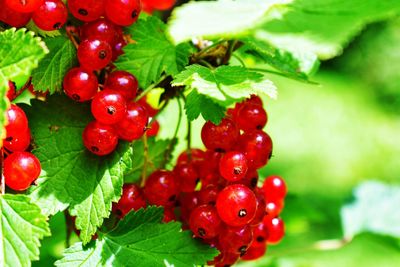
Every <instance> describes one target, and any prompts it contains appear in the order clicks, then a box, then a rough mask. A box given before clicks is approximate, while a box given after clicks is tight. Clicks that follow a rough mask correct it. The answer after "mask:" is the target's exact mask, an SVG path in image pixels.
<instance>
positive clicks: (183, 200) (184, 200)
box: [179, 192, 199, 222]
mask: <svg viewBox="0 0 400 267" xmlns="http://www.w3.org/2000/svg"><path fill="white" fill-rule="evenodd" d="M179 204H180V206H181V218H182V220H183V221H187V222H188V221H189V217H190V214H191V213H192V210H193V209H194V208H196V207H197V206H198V205H199V198H198V196H197V192H189V193H182V192H181V193H180V194H179Z"/></svg>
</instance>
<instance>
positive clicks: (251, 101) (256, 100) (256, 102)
mask: <svg viewBox="0 0 400 267" xmlns="http://www.w3.org/2000/svg"><path fill="white" fill-rule="evenodd" d="M244 103H246V104H252V105H259V106H263V102H262V99H261V98H260V97H259V96H258V95H251V96H250V98H247V99H246V100H245V101H244Z"/></svg>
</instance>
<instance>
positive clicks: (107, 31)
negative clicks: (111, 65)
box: [79, 0, 117, 44]
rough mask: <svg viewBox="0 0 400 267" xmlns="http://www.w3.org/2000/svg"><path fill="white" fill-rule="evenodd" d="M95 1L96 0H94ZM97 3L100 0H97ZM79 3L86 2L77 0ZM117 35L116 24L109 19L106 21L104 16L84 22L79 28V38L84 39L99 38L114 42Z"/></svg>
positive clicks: (110, 42)
mask: <svg viewBox="0 0 400 267" xmlns="http://www.w3.org/2000/svg"><path fill="white" fill-rule="evenodd" d="M96 2H97V0H96ZM98 2H99V3H100V2H102V1H98ZM79 3H82V4H84V3H87V2H86V1H79ZM116 36H117V26H116V25H114V24H113V23H112V22H111V21H108V20H106V19H104V18H100V19H98V20H95V21H92V22H88V23H85V24H84V25H83V26H82V27H81V28H80V38H81V40H85V39H99V40H103V41H105V42H107V43H109V44H113V43H114V42H115V38H116Z"/></svg>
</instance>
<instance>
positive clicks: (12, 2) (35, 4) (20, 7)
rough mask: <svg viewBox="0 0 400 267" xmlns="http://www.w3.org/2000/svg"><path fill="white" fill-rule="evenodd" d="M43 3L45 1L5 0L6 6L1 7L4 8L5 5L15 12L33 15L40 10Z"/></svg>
mask: <svg viewBox="0 0 400 267" xmlns="http://www.w3.org/2000/svg"><path fill="white" fill-rule="evenodd" d="M43 2H44V0H25V1H21V0H5V4H2V5H1V7H2V8H3V5H5V6H7V7H9V8H11V9H12V10H14V12H21V13H31V12H33V11H35V10H36V9H38V8H39V7H40V6H41V5H42V4H43Z"/></svg>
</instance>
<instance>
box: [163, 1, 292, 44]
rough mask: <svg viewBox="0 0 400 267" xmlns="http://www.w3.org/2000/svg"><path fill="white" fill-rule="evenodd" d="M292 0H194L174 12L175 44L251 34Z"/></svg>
mask: <svg viewBox="0 0 400 267" xmlns="http://www.w3.org/2000/svg"><path fill="white" fill-rule="evenodd" d="M288 2H290V0H270V1H265V0H240V1H233V0H219V1H196V2H195V1H192V2H190V3H187V4H185V5H182V6H180V7H177V8H175V9H174V11H173V12H172V16H171V19H170V20H169V22H168V26H169V27H168V31H169V34H170V35H171V36H172V38H173V39H174V41H175V43H180V42H183V41H188V40H191V39H192V38H208V39H210V38H211V39H215V38H219V37H222V38H233V37H238V36H244V35H247V34H249V32H251V31H252V30H253V29H254V28H255V27H256V26H257V25H260V24H261V23H262V22H264V20H265V19H267V14H268V13H269V12H270V11H272V10H274V7H276V6H279V5H283V4H286V3H288Z"/></svg>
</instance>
